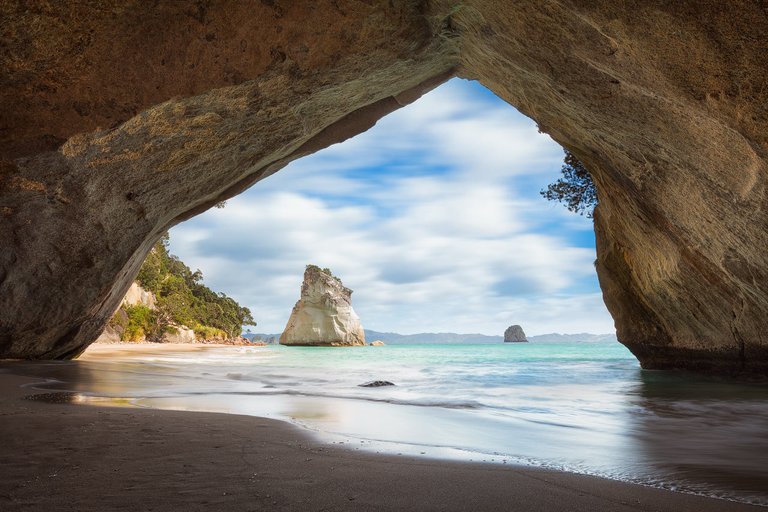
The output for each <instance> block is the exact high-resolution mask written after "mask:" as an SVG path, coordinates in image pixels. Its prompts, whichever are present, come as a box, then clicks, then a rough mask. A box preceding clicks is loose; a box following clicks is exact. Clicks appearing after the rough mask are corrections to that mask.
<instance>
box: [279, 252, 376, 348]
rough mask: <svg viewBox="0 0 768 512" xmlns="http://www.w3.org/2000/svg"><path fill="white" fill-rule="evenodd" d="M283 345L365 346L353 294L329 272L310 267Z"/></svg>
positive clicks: (313, 266) (282, 342)
mask: <svg viewBox="0 0 768 512" xmlns="http://www.w3.org/2000/svg"><path fill="white" fill-rule="evenodd" d="M280 344H281V345H299V346H326V347H328V346H331V347H341V346H353V345H365V332H364V331H363V326H362V325H360V318H359V317H358V316H357V314H356V313H355V310H354V309H352V290H350V289H349V288H347V287H346V286H344V285H343V284H342V283H341V279H339V278H338V277H336V276H334V275H333V274H332V273H331V271H330V270H329V269H327V268H325V269H321V268H320V267H318V266H315V265H307V269H306V270H305V271H304V282H303V283H302V285H301V297H300V298H299V300H298V302H296V305H295V306H294V307H293V311H292V312H291V317H290V318H289V319H288V324H287V325H286V326H285V330H284V331H283V334H282V335H281V336H280Z"/></svg>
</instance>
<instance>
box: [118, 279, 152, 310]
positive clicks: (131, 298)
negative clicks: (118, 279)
mask: <svg viewBox="0 0 768 512" xmlns="http://www.w3.org/2000/svg"><path fill="white" fill-rule="evenodd" d="M122 304H124V305H126V306H136V305H138V304H140V305H142V306H146V307H148V308H149V309H157V299H156V298H155V294H154V293H152V292H149V291H147V290H145V289H144V288H142V287H141V285H139V283H137V282H136V281H134V282H132V283H131V287H130V288H128V291H127V292H126V294H125V297H123V302H122Z"/></svg>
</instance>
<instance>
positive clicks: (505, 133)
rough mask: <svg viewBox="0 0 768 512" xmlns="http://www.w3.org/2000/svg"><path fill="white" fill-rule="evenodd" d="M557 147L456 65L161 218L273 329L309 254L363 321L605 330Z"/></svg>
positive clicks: (589, 233) (442, 327) (404, 327)
mask: <svg viewBox="0 0 768 512" xmlns="http://www.w3.org/2000/svg"><path fill="white" fill-rule="evenodd" d="M562 160H563V150H562V149H561V148H560V146H559V145H558V144H557V143H555V142H554V141H552V140H551V139H550V138H549V137H548V136H547V135H545V134H541V133H539V132H538V130H537V127H536V124H535V123H534V122H533V121H532V120H530V119H529V118H527V117H525V116H523V115H522V114H520V113H519V112H517V111H516V110H515V109H514V108H513V107H511V106H510V105H508V104H507V103H505V102H504V101H502V100H501V99H499V98H497V97H496V96H495V95H493V93H491V92H490V91H488V90H487V89H485V88H484V87H483V86H481V85H480V84H478V83H477V82H471V81H467V80H461V79H458V78H455V79H452V80H450V81H449V82H447V83H445V84H443V85H442V86H441V87H439V88H437V89H435V90H433V91H432V92H430V93H428V94H426V95H425V96H423V97H422V98H421V99H419V100H418V101H416V102H415V103H413V104H411V105H408V106H406V107H404V108H402V109H400V110H398V111H395V112H394V113H392V114H390V115H389V116H387V117H385V118H383V119H381V120H380V121H379V122H378V123H377V125H376V126H374V127H373V128H371V129H370V130H368V131H367V132H365V133H363V134H360V135H358V136H356V137H354V138H352V139H350V140H347V141H345V142H343V143H341V144H336V145H334V146H331V147H329V148H326V149H324V150H322V151H320V152H318V153H315V154H313V155H310V156H307V157H304V158H302V159H300V160H298V161H295V162H293V163H291V164H290V165H288V166H287V167H285V168H284V169H282V170H280V171H279V172H278V173H276V174H274V175H272V176H270V177H269V178H267V179H265V180H262V181H261V182H259V183H257V184H256V185H255V186H253V187H252V188H251V189H249V190H247V191H246V192H244V193H242V194H241V195H239V196H237V197H235V198H233V199H230V200H229V201H227V204H226V206H225V207H224V208H222V209H211V210H209V211H207V212H205V213H204V214H202V215H199V216H197V217H195V218H193V219H190V220H188V221H187V222H185V223H183V224H180V225H178V226H176V227H174V228H173V229H172V230H171V231H170V240H171V241H170V249H171V252H172V253H173V254H176V255H177V256H179V257H180V258H181V260H182V261H184V262H185V263H186V264H187V265H188V266H189V267H191V268H192V269H200V270H201V271H202V272H203V276H204V282H205V284H206V285H208V286H209V287H210V288H212V289H214V290H216V291H222V292H224V293H226V294H227V295H229V296H231V297H233V298H234V299H235V300H237V301H238V302H239V303H240V304H241V305H244V306H247V307H248V308H250V309H251V311H252V313H253V316H254V318H255V319H256V321H257V322H258V326H257V327H251V328H250V329H251V330H252V331H253V332H262V333H278V332H281V331H282V330H283V328H284V327H285V324H286V322H287V321H288V317H289V315H290V313H291V309H292V308H293V305H294V304H295V302H296V301H297V300H298V298H299V292H300V287H301V282H302V277H303V273H304V268H305V266H306V265H307V264H310V263H312V264H315V265H318V266H320V267H328V268H330V269H331V270H332V271H333V273H334V274H335V275H337V276H339V277H340V278H341V279H342V281H343V282H344V284H345V285H346V286H347V287H349V288H351V289H352V290H354V293H353V295H352V303H353V307H354V309H355V311H356V312H357V314H358V315H359V316H360V319H361V322H362V324H363V326H364V327H365V328H366V329H372V330H375V331H383V332H399V333H402V334H413V333H419V332H458V333H482V334H489V335H501V334H503V332H504V330H505V329H506V328H507V327H508V326H509V325H511V324H520V325H522V326H523V329H524V330H525V332H526V334H529V335H536V334H544V333H551V332H561V333H577V332H592V333H609V332H613V331H614V328H613V321H612V319H611V318H610V315H609V314H608V312H607V310H606V309H605V305H604V304H603V301H602V297H601V294H600V288H599V285H598V283H597V275H596V274H595V268H594V260H595V242H594V233H593V230H592V221H591V220H590V219H587V218H585V217H582V216H579V215H576V214H574V213H571V212H569V211H567V210H566V209H565V207H563V206H562V205H560V204H557V203H550V202H547V201H546V200H544V199H543V198H542V197H541V196H540V194H539V191H540V190H541V189H543V188H546V186H547V184H549V183H551V182H552V181H554V180H556V179H557V178H558V176H559V173H560V167H561V166H562Z"/></svg>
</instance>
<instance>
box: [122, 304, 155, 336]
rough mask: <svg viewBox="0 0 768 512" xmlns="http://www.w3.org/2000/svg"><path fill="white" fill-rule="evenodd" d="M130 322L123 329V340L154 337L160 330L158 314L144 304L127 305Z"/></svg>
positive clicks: (126, 311) (126, 309) (126, 310)
mask: <svg viewBox="0 0 768 512" xmlns="http://www.w3.org/2000/svg"><path fill="white" fill-rule="evenodd" d="M125 313H126V315H128V323H127V325H125V331H123V335H122V339H123V341H140V340H143V339H145V338H146V339H154V338H155V337H156V334H157V331H158V323H157V314H156V313H155V311H153V310H151V309H149V308H148V307H147V306H144V305H143V304H137V305H135V306H126V307H125Z"/></svg>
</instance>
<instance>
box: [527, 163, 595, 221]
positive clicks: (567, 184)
mask: <svg viewBox="0 0 768 512" xmlns="http://www.w3.org/2000/svg"><path fill="white" fill-rule="evenodd" d="M563 161H564V165H563V167H562V169H561V170H560V172H561V173H562V175H563V176H562V177H561V178H560V179H558V180H557V181H555V182H554V183H550V184H549V186H548V187H547V189H546V190H542V191H541V192H540V194H541V195H542V196H544V198H545V199H547V200H549V201H559V202H561V203H563V204H565V207H566V208H568V210H570V211H572V212H575V213H578V214H579V215H585V214H586V216H587V218H589V219H591V218H592V215H593V212H594V210H595V206H597V189H596V188H595V182H594V181H592V176H591V175H590V174H589V171H588V170H587V169H586V167H584V164H582V163H581V162H580V161H579V160H578V159H577V158H576V157H575V156H573V154H572V153H571V152H570V151H568V150H567V149H566V150H565V158H564V159H563Z"/></svg>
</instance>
